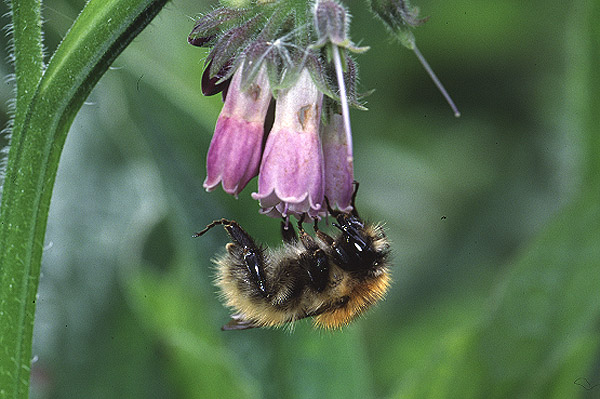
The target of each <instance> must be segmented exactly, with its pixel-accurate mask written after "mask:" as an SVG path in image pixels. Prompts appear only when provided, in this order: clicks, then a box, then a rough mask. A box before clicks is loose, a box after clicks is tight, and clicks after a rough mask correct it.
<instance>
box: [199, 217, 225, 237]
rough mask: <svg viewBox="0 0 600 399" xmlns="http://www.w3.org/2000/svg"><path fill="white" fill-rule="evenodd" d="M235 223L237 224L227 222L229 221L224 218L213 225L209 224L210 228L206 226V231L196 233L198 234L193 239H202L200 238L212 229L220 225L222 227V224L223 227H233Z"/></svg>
mask: <svg viewBox="0 0 600 399" xmlns="http://www.w3.org/2000/svg"><path fill="white" fill-rule="evenodd" d="M233 223H235V222H234V221H232V220H227V219H225V218H223V219H219V220H215V221H213V222H212V223H211V224H209V225H208V226H206V227H205V228H204V230H202V231H201V232H199V233H196V234H194V235H193V236H192V237H193V238H197V237H200V236H202V235H204V234H205V233H206V232H208V230H210V229H212V228H213V227H215V226H218V225H220V224H223V225H231V224H233Z"/></svg>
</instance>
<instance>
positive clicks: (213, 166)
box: [204, 66, 271, 197]
mask: <svg viewBox="0 0 600 399" xmlns="http://www.w3.org/2000/svg"><path fill="white" fill-rule="evenodd" d="M241 71H242V67H239V68H238V70H237V71H236V72H235V74H234V75H233V78H232V80H231V83H230V85H229V91H228V93H227V98H226V100H225V105H224V106H223V109H222V110H221V114H220V115H219V119H218V120H217V126H216V128H215V134H214V135H213V138H212V141H211V143H210V148H209V150H208V156H207V159H206V175H207V176H206V180H205V181H204V188H206V190H207V191H212V190H214V188H215V187H216V186H217V185H218V184H219V183H221V184H222V185H223V190H225V192H227V193H228V194H233V195H235V196H236V197H237V195H238V193H239V192H240V191H242V189H243V188H244V187H245V186H246V184H248V182H249V181H250V179H252V178H253V177H254V176H256V175H257V173H258V167H259V164H260V158H261V151H262V141H263V135H264V123H265V117H266V115H267V109H268V108H269V103H270V101H271V90H270V87H269V82H268V78H267V73H266V68H265V67H264V66H263V67H262V68H261V70H260V72H259V73H258V74H257V76H256V79H255V80H254V81H253V82H252V83H250V85H249V87H248V88H247V89H246V90H241V87H240V85H241V80H242V76H241Z"/></svg>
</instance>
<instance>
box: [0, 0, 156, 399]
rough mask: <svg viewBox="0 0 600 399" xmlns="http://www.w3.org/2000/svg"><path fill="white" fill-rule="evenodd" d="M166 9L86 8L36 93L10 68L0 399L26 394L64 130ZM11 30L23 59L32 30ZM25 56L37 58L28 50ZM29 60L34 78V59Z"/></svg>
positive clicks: (128, 4) (97, 0) (108, 2)
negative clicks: (13, 87) (12, 102)
mask: <svg viewBox="0 0 600 399" xmlns="http://www.w3.org/2000/svg"><path fill="white" fill-rule="evenodd" d="M26 2H29V3H34V2H32V1H31V0H25V1H21V2H19V1H16V0H15V3H14V4H13V19H14V18H17V19H18V18H21V16H20V14H15V13H14V11H15V10H16V9H24V8H25V7H26V6H27V4H26ZM165 3H166V0H91V1H90V2H89V3H88V4H87V5H86V7H85V8H84V10H83V11H82V13H81V14H80V16H79V17H78V18H77V20H76V21H75V23H74V24H73V26H72V27H71V30H70V31H69V32H68V33H67V35H66V36H65V38H64V40H63V42H62V43H61V45H60V46H59V48H58V49H57V51H56V53H55V54H54V55H53V57H52V59H51V60H50V62H49V64H48V68H47V69H46V71H45V72H44V73H43V76H42V77H41V80H39V84H37V85H36V84H35V83H37V81H35V75H34V74H31V76H30V77H29V78H28V79H25V80H24V79H22V78H21V76H20V74H21V73H24V72H22V71H23V69H19V63H18V61H16V65H15V68H16V73H17V85H18V86H19V85H25V87H23V86H21V87H17V94H19V93H22V92H23V91H24V92H25V93H29V97H19V98H17V103H18V104H17V110H16V111H17V112H16V114H15V126H14V130H13V132H12V139H11V147H10V151H9V157H8V164H7V170H6V177H5V181H4V187H3V193H2V203H1V205H0V283H1V285H0V397H2V398H5V397H6V398H18V397H27V395H28V392H29V371H30V363H31V342H32V333H33V318H34V313H35V299H36V293H37V287H38V282H39V276H40V263H41V255H42V246H43V242H44V234H45V230H46V222H47V217H48V210H49V206H50V198H51V195H52V188H53V185H54V179H55V176H56V171H57V168H58V161H59V159H60V154H61V152H62V148H63V145H64V142H65V139H66V135H67V132H68V130H69V127H70V125H71V123H72V121H73V119H74V117H75V115H76V113H77V111H78V110H79V108H80V107H81V105H82V104H83V102H84V101H85V99H86V98H87V96H88V94H89V93H90V91H91V90H92V88H93V87H94V85H95V84H96V83H97V82H98V80H99V79H100V77H101V76H102V75H103V74H104V72H105V71H106V70H107V69H108V66H109V65H110V64H111V63H112V61H113V60H114V59H115V58H116V57H117V56H118V55H119V54H120V53H121V51H122V50H123V49H124V48H125V47H126V46H127V45H128V44H129V43H130V42H131V40H133V38H134V37H135V36H137V34H139V32H140V31H141V30H142V29H143V28H144V27H145V26H146V25H147V24H148V23H149V22H150V21H151V20H152V18H153V17H154V16H155V15H156V14H157V13H158V12H159V11H160V9H161V8H162V7H163V6H164V4H165ZM37 6H38V8H39V4H37ZM24 14H25V13H24ZM37 17H38V18H39V10H38V13H37ZM31 22H33V21H29V23H31ZM13 23H14V27H15V54H16V55H19V54H23V55H26V54H27V50H26V49H25V50H24V49H23V47H22V46H23V44H22V42H21V41H17V40H16V39H17V37H18V36H19V35H21V34H23V36H25V35H26V32H25V31H26V30H28V29H29V27H31V26H32V25H28V22H27V21H24V20H14V21H13ZM39 24H40V20H39V19H38V20H37V21H35V24H33V25H35V26H36V27H39ZM17 30H19V32H17ZM34 31H35V29H34ZM27 32H28V31H27ZM34 33H35V32H34ZM32 51H33V53H36V54H37V50H36V49H35V47H34V48H33V50H32ZM35 59H36V62H34V63H35V64H36V65H38V66H39V70H40V75H41V59H38V58H37V57H36V58H35ZM36 68H37V67H36ZM24 82H25V83H24ZM36 86H37V87H36ZM27 100H30V101H27ZM19 101H21V104H19ZM23 102H25V104H23Z"/></svg>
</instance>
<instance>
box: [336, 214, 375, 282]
mask: <svg viewBox="0 0 600 399" xmlns="http://www.w3.org/2000/svg"><path fill="white" fill-rule="evenodd" d="M336 220H337V222H338V223H333V225H334V226H335V227H337V228H338V229H339V230H340V231H341V232H342V234H341V235H340V236H339V237H338V238H337V239H336V240H335V242H334V243H333V256H334V258H335V260H336V263H337V264H338V265H339V266H340V267H341V268H342V269H344V270H347V271H365V272H367V271H370V270H373V269H374V268H376V267H377V266H378V265H379V264H380V263H381V261H382V260H383V258H384V257H385V256H386V255H387V251H385V250H383V249H381V248H380V246H378V245H374V241H375V240H379V239H381V238H382V237H379V236H378V235H376V234H382V232H381V230H380V229H373V228H365V223H364V222H363V221H362V220H361V219H360V218H359V217H358V216H357V215H353V214H346V213H340V214H338V215H337V216H336Z"/></svg>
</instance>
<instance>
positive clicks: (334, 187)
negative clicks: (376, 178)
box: [321, 113, 354, 212]
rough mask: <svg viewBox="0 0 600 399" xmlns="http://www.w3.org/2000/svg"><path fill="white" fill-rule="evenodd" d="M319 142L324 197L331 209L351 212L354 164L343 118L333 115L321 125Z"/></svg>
mask: <svg viewBox="0 0 600 399" xmlns="http://www.w3.org/2000/svg"><path fill="white" fill-rule="evenodd" d="M321 141H322V144H323V159H324V168H325V170H326V171H327V172H326V173H325V197H327V199H328V200H329V204H330V205H331V207H332V208H338V209H339V210H340V211H342V212H350V211H351V210H352V204H351V202H352V194H353V191H354V188H353V183H354V162H353V159H352V146H351V143H348V140H347V136H346V132H345V129H344V121H343V117H342V115H340V114H337V113H334V114H331V115H330V116H329V120H328V121H327V123H323V124H321Z"/></svg>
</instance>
